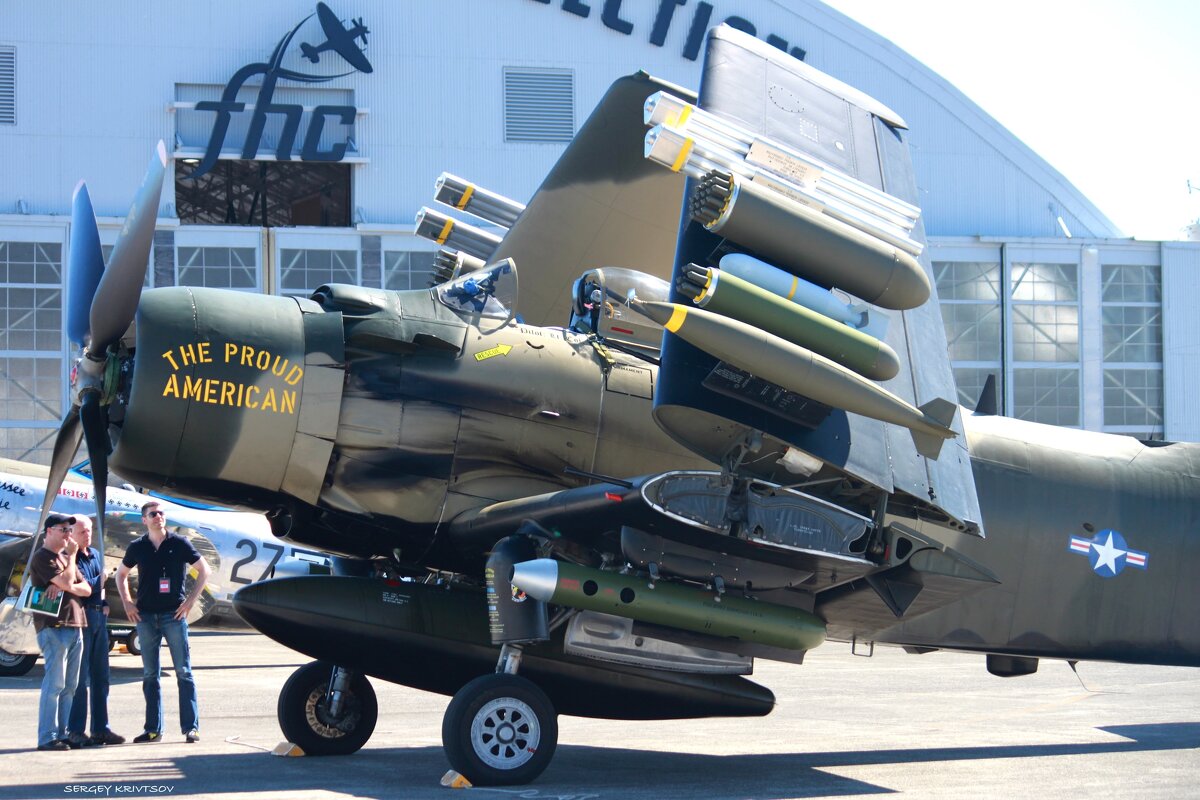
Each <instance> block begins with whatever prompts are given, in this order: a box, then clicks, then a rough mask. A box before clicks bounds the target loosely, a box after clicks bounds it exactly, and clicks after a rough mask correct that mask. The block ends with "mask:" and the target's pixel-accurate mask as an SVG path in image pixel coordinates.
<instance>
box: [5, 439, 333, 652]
mask: <svg viewBox="0 0 1200 800" xmlns="http://www.w3.org/2000/svg"><path fill="white" fill-rule="evenodd" d="M48 472H49V470H48V469H47V468H46V467H43V466H40V465H36V464H27V463H24V462H21V461H13V460H11V459H0V576H3V577H4V578H5V580H6V581H7V584H6V591H5V592H4V595H3V599H2V601H0V676H11V675H23V674H25V673H26V672H28V671H29V670H30V669H32V668H33V665H34V663H35V662H36V661H37V656H38V654H39V653H40V650H39V648H38V645H37V641H36V640H35V639H34V637H33V635H32V631H31V629H30V627H29V626H28V624H27V620H25V619H24V617H23V615H20V614H15V613H14V605H15V602H16V598H17V596H18V595H19V594H20V590H21V583H22V580H23V578H24V573H25V564H26V563H28V559H29V554H30V551H31V548H32V545H33V537H32V535H31V533H30V532H31V531H35V530H37V529H38V528H39V525H38V514H39V512H40V510H41V508H42V506H43V505H44V504H45V503H44V501H45V496H46V480H47V474H48ZM150 500H155V501H157V502H159V503H161V504H162V507H163V510H164V511H166V514H167V520H168V522H169V529H170V530H171V531H172V532H173V533H177V534H179V535H181V536H185V537H186V538H187V539H188V540H189V541H191V542H192V544H193V545H194V546H195V547H196V549H197V550H198V551H199V552H200V554H201V555H202V556H203V557H204V559H205V560H206V561H208V564H209V567H210V569H211V574H210V577H209V580H208V583H207V584H206V585H205V588H204V591H203V592H202V593H201V595H200V599H199V601H198V602H197V603H196V605H195V607H194V608H193V609H192V613H191V614H190V615H189V617H188V623H189V624H190V625H193V626H198V627H223V626H234V627H238V626H244V625H245V624H246V623H245V622H243V621H242V619H241V618H240V617H239V616H238V615H237V614H236V612H235V611H234V609H233V594H234V592H236V591H237V590H238V589H240V588H242V587H243V586H247V585H249V584H251V583H254V582H255V581H260V580H265V579H267V578H270V577H274V576H283V575H308V574H319V573H322V572H328V571H329V557H328V556H326V555H325V554H323V553H319V552H317V551H314V550H309V549H306V548H302V547H296V546H295V545H292V544H289V543H287V542H280V541H279V540H277V539H276V538H275V537H274V536H272V535H271V529H270V526H269V525H268V524H267V522H266V520H265V519H264V518H263V516H262V515H261V514H248V513H245V512H240V511H227V510H222V509H217V508H211V507H193V506H190V505H184V504H180V503H177V502H174V501H172V500H171V499H169V498H165V497H151V496H149V495H146V494H142V493H140V492H136V491H133V490H131V489H126V488H113V487H110V488H109V490H108V497H107V500H106V504H105V505H106V515H105V523H106V524H105V528H106V531H107V536H106V538H105V540H104V554H105V569H106V572H107V573H108V574H109V575H110V579H109V583H108V596H109V597H110V598H113V599H114V600H115V598H116V597H117V589H116V583H115V580H113V579H112V578H111V575H113V574H114V573H115V572H116V569H117V566H118V565H119V564H120V561H121V558H122V557H123V556H124V555H125V550H126V549H127V548H128V547H129V543H130V542H132V541H133V540H134V539H136V538H137V537H138V536H141V535H142V534H143V533H144V532H145V531H144V529H143V527H142V520H141V507H142V505H143V504H144V503H146V502H149V501H150ZM94 503H95V501H94V498H93V496H92V486H91V480H90V478H89V477H86V476H85V475H84V474H82V472H81V471H80V469H79V468H78V467H76V468H75V469H73V470H72V472H71V473H70V474H69V475H68V480H66V481H64V482H63V484H62V485H61V486H60V487H59V489H58V496H57V498H56V499H55V501H54V504H53V510H54V511H55V512H57V513H60V514H87V515H90V514H93V513H94V511H95V505H94ZM97 544H98V543H97ZM136 580H137V577H136V575H135V576H133V577H132V578H131V581H134V583H135V587H136ZM109 622H110V626H109V627H110V634H111V635H112V640H113V642H114V643H115V642H116V641H121V642H123V643H124V644H125V645H126V647H127V649H128V650H129V652H131V653H133V654H134V655H137V654H139V653H140V652H141V650H140V649H139V647H138V639H137V628H136V627H135V626H133V625H132V624H130V623H129V621H128V619H126V617H125V612H124V609H123V608H122V607H121V604H120V603H119V602H113V603H111V611H110V617H109Z"/></svg>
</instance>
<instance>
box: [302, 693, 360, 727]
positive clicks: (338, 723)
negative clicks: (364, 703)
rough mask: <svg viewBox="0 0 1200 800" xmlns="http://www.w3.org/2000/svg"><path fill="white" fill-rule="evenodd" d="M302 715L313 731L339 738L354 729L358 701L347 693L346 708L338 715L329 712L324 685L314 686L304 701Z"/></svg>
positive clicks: (356, 720) (356, 719) (356, 721)
mask: <svg viewBox="0 0 1200 800" xmlns="http://www.w3.org/2000/svg"><path fill="white" fill-rule="evenodd" d="M304 717H305V719H306V720H307V721H308V726H309V727H310V728H312V730H313V732H314V733H316V734H319V735H320V736H324V737H325V738H326V739H339V738H341V737H343V736H345V735H346V734H347V733H350V732H351V731H353V730H354V728H355V726H356V725H357V723H358V701H357V699H356V698H355V697H354V695H352V694H349V693H347V696H346V710H345V711H344V712H343V713H342V715H341V716H340V717H334V716H332V715H331V714H330V713H329V706H328V704H327V703H326V697H325V687H324V686H315V687H313V690H312V691H311V692H309V693H308V698H307V699H306V700H305V701H304Z"/></svg>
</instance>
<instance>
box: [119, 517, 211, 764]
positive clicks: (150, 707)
mask: <svg viewBox="0 0 1200 800" xmlns="http://www.w3.org/2000/svg"><path fill="white" fill-rule="evenodd" d="M142 522H143V523H144V524H145V525H146V535H145V536H141V537H139V538H137V539H135V540H134V541H133V542H131V543H130V545H129V548H128V549H127V550H126V551H125V558H123V559H122V560H121V566H120V568H119V569H118V570H117V590H118V591H119V592H120V594H121V603H122V604H124V606H125V615H126V616H127V617H128V618H129V620H130V621H131V622H136V623H137V631H138V643H139V644H140V645H141V648H142V694H143V695H145V697H146V729H145V730H144V731H142V733H140V734H138V735H137V736H135V737H133V741H134V742H137V743H142V742H157V741H160V740H161V739H162V720H163V711H162V688H161V686H160V685H159V677H160V675H161V671H160V669H159V663H158V648H159V646H160V645H161V643H162V640H163V638H164V637H165V638H166V640H167V647H168V648H169V649H170V651H171V663H172V665H174V667H175V682H176V683H177V684H178V686H179V724H180V729H181V730H182V731H183V735H184V737H185V738H186V740H187V741H189V742H198V741H200V711H199V705H198V704H197V702H196V681H195V679H194V678H193V677H192V657H191V652H190V651H189V649H188V628H187V615H188V612H189V611H191V610H192V606H194V605H195V604H196V599H197V598H198V597H200V592H202V591H203V590H204V584H205V583H207V582H208V562H206V561H205V560H204V559H203V558H201V557H200V554H199V553H198V552H196V548H195V547H193V546H192V543H191V542H189V541H188V540H187V539H185V538H183V537H182V536H178V535H176V534H173V533H168V532H167V517H166V514H165V513H164V512H163V510H162V508H161V506H160V504H159V503H156V502H149V503H146V504H145V505H144V506H142ZM188 565H194V566H195V569H196V579H195V582H194V583H193V585H192V591H191V592H190V593H189V594H188V595H187V597H186V598H185V597H184V592H183V587H184V580H183V579H184V575H185V574H186V573H187V569H188ZM135 567H136V568H137V571H138V587H137V603H136V604H135V603H134V601H133V598H132V597H130V594H129V571H130V570H131V569H133V568H135Z"/></svg>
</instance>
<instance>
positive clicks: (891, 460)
mask: <svg viewBox="0 0 1200 800" xmlns="http://www.w3.org/2000/svg"><path fill="white" fill-rule="evenodd" d="M706 65H707V66H706V70H705V73H704V77H703V81H702V86H701V91H700V101H699V106H700V108H702V109H704V110H705V111H707V112H710V113H711V114H713V115H715V116H716V117H719V118H721V119H722V120H728V121H730V122H732V123H735V124H737V125H739V126H740V127H741V128H743V129H745V130H747V131H750V132H752V133H754V134H756V135H765V136H768V137H770V138H771V139H773V140H775V141H777V142H780V143H782V144H784V145H787V146H789V147H791V148H793V149H794V150H796V151H799V152H801V153H805V154H808V155H810V156H815V157H816V158H818V159H820V160H821V161H823V162H824V163H825V164H826V165H828V167H829V168H830V169H832V170H837V171H839V172H841V173H844V174H845V175H847V176H849V177H850V178H854V179H857V180H859V181H862V182H863V183H866V184H869V185H870V186H873V187H876V188H877V189H881V190H883V191H884V192H887V193H888V194H890V195H891V196H892V197H894V198H897V199H899V200H900V201H907V202H908V203H915V202H916V201H917V192H916V185H915V180H914V177H913V171H912V164H911V161H910V159H909V156H908V151H907V144H906V142H905V140H904V132H903V130H902V127H903V123H902V121H899V120H898V118H896V117H895V115H894V114H891V113H890V112H889V111H888V110H887V109H886V108H883V107H882V106H881V105H880V104H878V103H876V102H875V101H873V100H871V98H868V97H866V96H864V95H862V94H861V93H858V92H856V91H854V90H853V89H851V88H850V87H847V86H845V85H843V84H840V83H838V82H836V81H833V80H832V79H830V78H828V77H827V76H824V75H821V74H820V73H818V72H816V71H815V70H812V69H811V68H809V67H807V66H806V65H804V64H802V63H801V62H798V61H796V60H794V59H791V58H790V57H788V56H787V55H786V54H783V53H781V52H779V51H777V50H775V49H774V48H771V47H770V46H768V45H765V44H763V43H762V42H759V41H757V40H755V39H753V38H752V37H747V36H742V35H740V34H739V33H738V32H736V31H730V30H728V29H719V30H717V31H715V32H714V33H712V34H710V39H709V53H708V56H707V60H706ZM747 86H755V87H765V91H746V87H747ZM699 183H700V182H699V181H697V180H696V179H690V180H689V182H688V190H687V195H688V196H689V197H692V196H693V194H694V192H695V191H696V188H697V186H698V184H699ZM747 183H752V181H747ZM694 202H695V201H693V206H692V208H691V209H689V210H685V213H684V215H683V218H682V222H681V228H680V236H679V244H678V250H677V252H676V267H675V270H676V273H675V280H674V281H673V282H672V297H671V300H672V302H674V303H678V304H680V305H683V306H685V307H689V308H694V306H693V304H692V302H691V300H690V299H689V298H688V296H686V295H684V294H683V293H681V292H680V291H679V286H680V285H681V284H682V283H683V281H684V278H683V273H684V272H685V270H686V267H687V265H688V264H699V265H702V266H703V265H706V264H707V265H715V263H716V262H717V261H718V260H719V259H720V257H721V255H722V254H723V253H724V252H726V251H727V250H728V249H730V248H731V247H732V248H733V249H734V250H742V251H747V250H749V251H751V252H753V248H752V247H748V246H747V244H746V242H734V241H733V240H732V239H725V238H723V237H722V235H719V234H718V233H714V232H712V231H710V230H709V229H708V228H706V227H705V226H704V225H702V224H700V223H699V222H697V221H695V217H694V215H695V210H694V208H695V206H694ZM710 202H711V201H710ZM767 233H768V234H769V233H770V232H769V231H768V232H767ZM911 237H912V240H913V241H914V242H916V243H917V247H919V246H920V245H922V244H923V243H924V230H923V228H922V226H921V223H920V220H919V219H918V220H917V222H916V226H915V227H914V228H913V229H912V232H911ZM788 246H789V247H794V248H805V247H807V246H808V243H807V242H806V241H801V240H791V241H789V243H788ZM783 249H787V248H783ZM920 267H921V269H923V270H924V272H925V274H926V277H927V276H928V275H929V274H930V268H929V262H928V256H927V255H921V256H920ZM914 269H915V263H914ZM834 280H836V272H835V278H834ZM835 285H836V284H835ZM881 302H882V301H881ZM871 313H872V314H873V315H879V316H883V317H886V318H887V319H888V322H889V325H888V329H887V335H886V337H885V339H884V341H885V342H886V344H887V345H888V346H890V347H891V349H892V350H894V351H895V353H896V355H897V357H898V361H899V373H898V374H897V375H896V377H894V378H892V379H890V380H887V381H883V382H882V383H881V384H880V385H882V386H883V388H884V389H886V390H887V391H888V392H890V393H891V394H892V395H894V396H896V397H898V398H899V399H900V400H902V401H904V402H906V403H907V404H909V405H911V406H913V407H917V406H921V405H923V404H927V403H929V402H930V401H934V400H936V399H938V398H943V399H946V400H953V398H955V396H956V394H955V386H954V381H953V376H952V374H951V371H950V367H949V364H948V362H947V361H946V340H945V334H944V332H943V328H942V322H941V317H940V314H939V310H938V302H937V294H936V289H935V290H934V291H933V293H932V295H931V296H930V297H929V299H928V300H927V301H926V302H924V303H923V304H921V305H919V306H918V307H916V308H913V309H911V310H903V311H901V310H884V309H882V308H875V307H871ZM688 319H689V320H690V319H691V315H689V317H688ZM766 358H768V359H771V358H774V357H773V356H769V355H768V356H766ZM737 366H738V365H731V364H727V363H726V362H724V361H721V360H719V359H717V358H715V357H714V356H712V355H709V354H708V353H707V352H705V351H704V350H701V349H699V348H698V347H696V346H693V344H689V343H688V342H687V341H684V339H683V338H681V336H677V335H673V334H666V335H665V336H664V341H663V351H662V369H661V372H660V374H659V381H660V383H659V387H658V393H657V397H656V401H655V415H656V418H657V420H658V421H659V423H660V424H661V425H662V426H663V427H664V429H666V430H667V431H668V432H669V433H670V434H671V435H672V436H674V437H676V438H677V439H678V440H680V441H681V442H684V443H686V444H687V445H688V446H689V447H692V448H693V449H694V450H696V451H697V452H700V453H702V454H704V455H705V456H707V457H708V458H711V459H713V460H714V461H717V462H721V461H723V460H724V459H725V458H726V457H727V456H728V454H729V453H730V451H731V450H732V449H733V448H734V447H736V446H737V445H738V444H739V442H740V441H742V440H745V439H746V437H748V436H749V437H751V438H752V439H753V437H754V432H755V431H759V432H761V433H762V434H764V435H763V437H762V445H761V447H762V449H760V450H758V451H755V452H753V453H752V454H751V455H749V456H748V457H747V458H746V459H745V462H744V463H743V465H742V470H743V471H745V472H751V473H753V474H756V475H758V476H760V477H763V478H765V479H767V480H776V481H779V482H787V476H786V474H785V473H784V472H783V470H782V469H781V468H780V467H778V466H777V464H776V461H777V460H778V459H777V457H776V453H779V454H782V452H783V451H785V450H786V448H787V446H788V445H792V446H795V447H797V448H799V449H801V450H804V451H806V452H808V453H811V454H813V455H815V456H817V457H818V458H819V459H821V460H822V461H823V462H825V463H826V464H827V465H830V466H832V467H835V468H836V469H838V470H840V471H841V472H842V473H843V474H845V475H847V476H849V477H851V478H853V479H855V480H857V481H862V482H865V483H866V484H868V485H870V486H874V487H877V488H878V489H882V490H884V491H887V492H892V491H902V492H904V493H905V494H906V495H908V497H909V498H910V500H911V501H912V502H915V503H916V504H918V505H919V506H921V507H923V508H925V509H926V510H927V511H932V512H933V513H934V514H935V515H941V514H944V515H946V517H948V518H949V522H950V523H951V525H952V527H955V528H959V529H967V530H972V531H975V532H980V530H981V529H980V527H979V522H980V512H979V502H978V499H977V498H976V496H975V490H974V483H973V480H972V477H971V470H970V461H969V457H968V453H967V449H966V444H965V440H964V437H963V432H962V424H961V421H959V420H957V419H956V420H955V421H954V422H953V423H951V424H950V425H949V427H950V428H951V430H953V431H954V432H955V433H956V434H957V436H956V437H955V438H951V439H949V440H948V441H946V442H945V443H944V446H942V448H941V453H940V456H939V457H938V458H937V459H936V460H934V459H933V458H927V457H925V456H923V455H921V454H920V453H918V451H917V448H916V446H915V444H914V434H913V433H912V432H911V431H910V430H909V429H908V428H906V427H902V426H901V425H899V424H892V423H885V422H882V421H880V420H879V419H873V418H870V417H868V416H864V415H862V414H860V413H850V412H848V411H846V410H843V408H842V407H834V408H828V407H827V405H826V406H822V405H820V404H818V405H813V404H811V403H806V402H805V395H804V387H802V386H801V387H787V389H788V390H787V391H785V390H784V389H782V388H781V387H780V386H778V385H773V384H770V383H767V382H765V381H761V380H757V381H755V380H754V379H752V376H750V375H747V374H745V373H744V372H743V373H742V374H740V375H739V374H738V370H737ZM864 391H866V392H868V393H869V392H870V391H871V389H870V387H867V388H866V389H865V390H864ZM843 396H844V395H843ZM821 402H822V403H825V404H829V403H830V401H829V400H826V399H824V398H822V400H821ZM914 410H915V409H914ZM753 444H755V445H757V444H758V442H757V441H754V442H753ZM960 526H961V527H960Z"/></svg>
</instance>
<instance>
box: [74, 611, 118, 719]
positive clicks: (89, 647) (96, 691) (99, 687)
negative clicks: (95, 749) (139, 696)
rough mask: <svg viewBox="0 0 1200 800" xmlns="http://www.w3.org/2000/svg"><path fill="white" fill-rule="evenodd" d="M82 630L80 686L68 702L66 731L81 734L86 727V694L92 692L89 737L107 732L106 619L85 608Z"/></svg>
mask: <svg viewBox="0 0 1200 800" xmlns="http://www.w3.org/2000/svg"><path fill="white" fill-rule="evenodd" d="M87 624H88V626H87V627H86V628H84V629H83V660H82V661H81V662H80V666H79V687H78V688H77V689H76V690H75V700H74V701H73V702H72V703H71V721H70V724H68V725H67V730H69V731H70V732H71V733H78V734H80V735H82V734H83V733H84V730H85V727H86V726H87V717H88V693H89V691H90V693H91V700H92V702H91V707H92V735H93V736H103V735H104V732H105V731H107V730H108V617H106V616H104V611H102V610H101V609H99V608H89V609H87Z"/></svg>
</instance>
